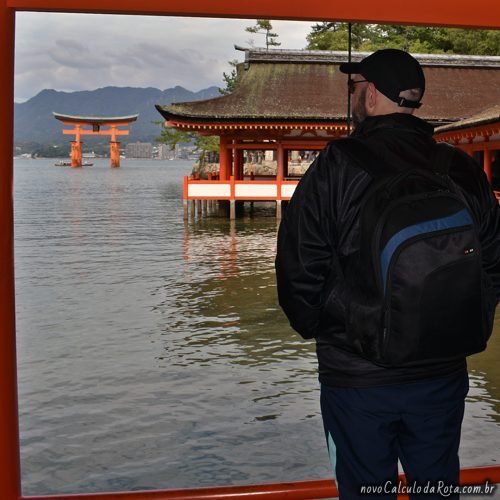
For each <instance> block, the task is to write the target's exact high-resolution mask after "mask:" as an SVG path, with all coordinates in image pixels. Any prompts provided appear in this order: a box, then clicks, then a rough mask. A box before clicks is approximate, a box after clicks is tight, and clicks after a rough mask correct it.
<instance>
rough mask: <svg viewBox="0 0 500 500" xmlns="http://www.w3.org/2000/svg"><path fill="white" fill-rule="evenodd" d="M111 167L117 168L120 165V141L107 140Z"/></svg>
mask: <svg viewBox="0 0 500 500" xmlns="http://www.w3.org/2000/svg"><path fill="white" fill-rule="evenodd" d="M109 149H110V157H111V168H118V167H119V166H120V143H119V142H118V141H110V142H109Z"/></svg>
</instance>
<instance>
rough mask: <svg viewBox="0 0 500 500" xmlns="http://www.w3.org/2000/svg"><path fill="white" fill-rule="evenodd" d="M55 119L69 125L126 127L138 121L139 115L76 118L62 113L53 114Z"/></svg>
mask: <svg viewBox="0 0 500 500" xmlns="http://www.w3.org/2000/svg"><path fill="white" fill-rule="evenodd" d="M52 114H53V115H54V118H55V119H57V120H60V121H62V122H67V123H86V124H88V125H93V124H96V125H105V124H107V123H115V124H116V123H123V124H124V125H125V124H127V123H130V122H135V121H136V120H137V117H138V116H139V115H138V114H136V115H127V116H76V115H65V114H62V113H56V112H55V111H53V112H52Z"/></svg>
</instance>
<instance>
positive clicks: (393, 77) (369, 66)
mask: <svg viewBox="0 0 500 500" xmlns="http://www.w3.org/2000/svg"><path fill="white" fill-rule="evenodd" d="M339 69H340V71H342V73H346V74H353V73H357V74H360V75H363V76H364V77H365V78H366V79H367V80H368V81H369V82H372V83H373V84H374V85H375V87H376V88H377V90H378V91H379V92H381V93H382V94H384V95H385V96H386V97H388V98H389V99H390V100H391V101H394V102H395V103H397V104H398V105H399V106H402V107H405V108H419V107H420V106H421V104H422V103H421V102H420V99H421V98H422V96H423V95H424V90H425V76H424V72H423V71H422V67H421V66H420V63H419V62H418V61H417V60H416V59H415V58H414V57H413V56H411V55H410V54H408V52H405V51H404V50H398V49H382V50H377V51H376V52H374V53H373V54H370V55H369V56H368V57H365V58H364V59H362V60H361V61H360V62H351V63H344V64H341V65H340V68H339ZM417 88H418V89H422V95H421V96H420V99H419V100H418V101H410V100H408V99H404V98H403V97H399V93H400V92H401V91H403V90H408V89H417Z"/></svg>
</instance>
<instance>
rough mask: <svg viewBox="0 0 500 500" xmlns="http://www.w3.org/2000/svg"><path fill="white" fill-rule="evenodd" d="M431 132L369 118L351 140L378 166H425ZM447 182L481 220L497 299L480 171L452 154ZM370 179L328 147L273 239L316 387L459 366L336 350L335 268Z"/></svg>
mask: <svg viewBox="0 0 500 500" xmlns="http://www.w3.org/2000/svg"><path fill="white" fill-rule="evenodd" d="M432 133H433V128H432V126H430V125H429V124H427V123H426V122H424V121H422V120H420V119H419V118H416V117H414V116H412V115H408V114H400V113H397V114H392V115H385V116H377V117H369V118H367V119H365V120H364V121H363V123H362V124H361V125H360V126H358V127H357V129H356V130H355V132H354V133H353V134H352V135H353V136H355V137H356V138H357V139H359V140H361V141H363V142H364V143H365V144H366V145H367V146H368V147H369V148H370V149H371V150H372V151H373V152H374V155H375V156H376V157H378V158H380V159H381V160H382V161H383V162H384V163H385V164H389V165H391V166H393V167H394V168H397V169H401V170H403V169H408V168H411V167H415V166H419V167H423V168H429V164H430V158H431V153H432V151H433V149H434V147H435V141H434V140H433V138H432ZM455 156H456V158H455V159H454V162H453V166H452V167H451V170H450V175H451V177H452V178H453V179H454V180H455V181H456V182H457V183H458V184H459V185H460V186H462V187H463V189H464V190H465V196H466V197H467V198H468V202H469V205H470V206H471V208H472V210H473V211H474V213H475V216H476V217H477V220H480V221H481V224H482V225H481V234H480V238H481V244H482V251H483V261H484V267H485V269H486V271H487V272H488V274H489V276H490V278H491V279H492V281H493V285H494V288H495V290H496V293H497V297H500V209H499V205H498V202H497V200H496V199H495V197H494V195H493V193H492V191H491V188H490V186H489V185H488V182H487V179H486V176H485V175H484V172H483V171H482V169H481V168H480V166H479V165H478V164H477V163H476V162H475V161H473V160H471V159H470V157H469V156H467V155H466V154H465V153H463V152H461V151H460V150H456V153H455ZM370 182H371V178H370V177H369V175H368V174H367V173H366V172H365V171H364V170H362V169H360V168H358V167H357V166H355V165H354V164H353V162H352V160H350V159H349V158H348V157H347V156H346V155H345V154H344V153H343V152H342V151H340V150H339V149H338V148H336V146H335V141H332V142H331V143H330V144H329V145H328V146H327V147H326V148H325V150H323V151H322V152H321V154H320V155H319V156H318V158H317V159H316V160H315V161H314V163H313V164H312V165H311V166H310V167H309V169H308V171H307V172H306V174H305V175H304V177H303V178H302V180H301V181H300V183H299V185H298V186H297V189H296V191H295V193H294V195H293V197H292V199H291V200H290V203H289V205H288V207H287V208H286V211H285V214H284V217H283V220H282V222H281V225H280V229H279V233H278V251H277V256H276V274H277V285H278V296H279V302H280V305H281V307H282V308H283V310H284V312H285V314H286V315H287V317H288V319H289V321H290V324H291V326H292V327H293V328H294V329H295V330H296V331H297V332H298V333H300V334H301V335H302V336H303V337H304V338H313V337H314V338H315V339H316V343H317V355H318V362H319V379H320V382H322V383H325V384H327V385H332V386H350V387H363V386H376V385H385V384H393V383H401V382H411V381H416V380H419V379H422V378H427V377H435V376H441V375H446V374H451V373H454V372H456V371H459V370H464V369H465V360H459V361H456V360H454V361H449V362H442V363H439V364H437V365H431V366H429V365H427V366H421V367H412V368H383V367H380V366H377V365H375V364H373V363H371V362H370V361H368V360H365V359H363V358H361V357H359V356H358V355H356V354H353V353H352V352H350V351H349V350H348V346H347V345H345V346H343V344H342V338H343V337H345V336H346V332H345V325H344V308H345V304H344V303H343V301H342V298H341V297H340V290H341V289H342V286H341V285H342V280H343V272H342V269H343V262H344V261H345V260H346V258H347V256H349V255H350V254H352V253H353V252H354V251H356V250H357V249H358V248H357V245H358V236H359V227H358V212H359V206H360V201H361V199H362V197H363V194H364V192H365V191H366V189H367V187H368V185H369V183H370Z"/></svg>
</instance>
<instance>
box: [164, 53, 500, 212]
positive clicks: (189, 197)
mask: <svg viewBox="0 0 500 500" xmlns="http://www.w3.org/2000/svg"><path fill="white" fill-rule="evenodd" d="M236 49H237V50H243V51H244V52H245V60H244V62H242V63H240V64H239V65H238V67H237V70H238V76H237V82H236V86H235V89H234V91H233V92H232V93H231V94H229V95H224V96H221V97H217V98H212V99H207V100H204V101H195V102H184V103H175V104H171V105H167V106H161V105H157V106H156V107H157V109H158V111H159V112H160V113H161V114H162V116H163V117H164V118H165V120H166V123H165V125H166V126H168V127H175V128H176V129H178V130H182V131H186V132H189V131H191V132H198V133H200V134H202V135H215V136H218V137H219V139H220V146H219V170H218V172H217V173H215V174H214V175H210V176H209V177H210V178H208V179H201V178H198V177H197V176H190V177H186V178H185V181H184V203H185V205H184V206H185V216H186V217H187V214H188V207H189V202H190V201H192V202H194V201H196V202H197V203H196V205H194V206H195V207H197V210H199V211H201V212H203V211H204V210H205V209H206V206H207V205H206V204H207V202H208V203H210V202H211V201H213V200H216V201H219V202H221V201H225V202H226V203H227V202H228V201H229V207H230V210H229V214H230V217H231V218H234V217H235V214H236V210H235V208H236V206H237V204H238V203H242V202H245V201H251V202H255V201H275V202H276V215H277V217H281V204H282V201H287V200H289V199H290V197H291V196H292V194H293V191H294V189H295V186H296V185H297V183H298V180H299V179H298V178H297V177H296V176H295V175H293V174H292V172H290V169H289V163H290V158H292V157H293V155H292V154H291V153H292V152H298V151H302V152H304V151H307V152H314V151H319V150H322V149H323V148H324V147H325V145H326V144H327V143H328V142H329V141H331V140H332V139H337V138H340V137H344V136H346V135H347V134H348V122H347V114H348V112H347V102H348V99H347V76H346V75H344V74H343V73H341V72H340V71H339V66H340V64H341V63H343V62H346V61H347V60H348V54H347V52H336V51H306V50H282V49H271V50H266V49H243V48H241V47H236ZM367 55H368V53H353V54H352V60H353V61H358V60H361V59H362V58H364V57H366V56H367ZM415 57H416V58H417V59H418V60H419V61H420V63H421V65H422V67H423V70H424V73H425V76H426V91H425V95H424V98H423V100H422V102H423V105H422V107H421V108H420V109H418V110H416V112H415V115H416V116H418V117H420V118H422V119H424V120H426V121H428V122H429V123H431V124H432V125H434V127H435V130H436V139H437V140H445V141H449V142H451V143H453V144H456V145H457V146H458V147H460V148H462V149H464V150H465V151H467V152H468V153H470V154H475V155H478V156H480V159H481V161H483V164H484V167H485V170H486V172H487V175H488V178H489V179H490V180H492V179H493V175H492V165H493V166H494V163H495V161H494V159H495V157H496V155H497V151H498V150H500V131H499V126H498V125H499V122H500V120H499V108H498V103H499V102H500V57H495V56H459V55H434V54H433V55H425V54H416V55H415ZM256 151H268V152H272V156H273V158H274V159H275V160H276V162H275V163H276V168H275V172H273V175H272V176H269V175H267V176H259V175H256V174H255V173H254V172H253V171H252V170H250V169H249V168H247V164H246V161H247V160H248V158H250V157H251V156H252V153H255V152H256ZM312 156H314V154H313V155H312ZM202 202H203V203H202ZM191 205H193V204H191ZM192 211H193V209H192Z"/></svg>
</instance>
